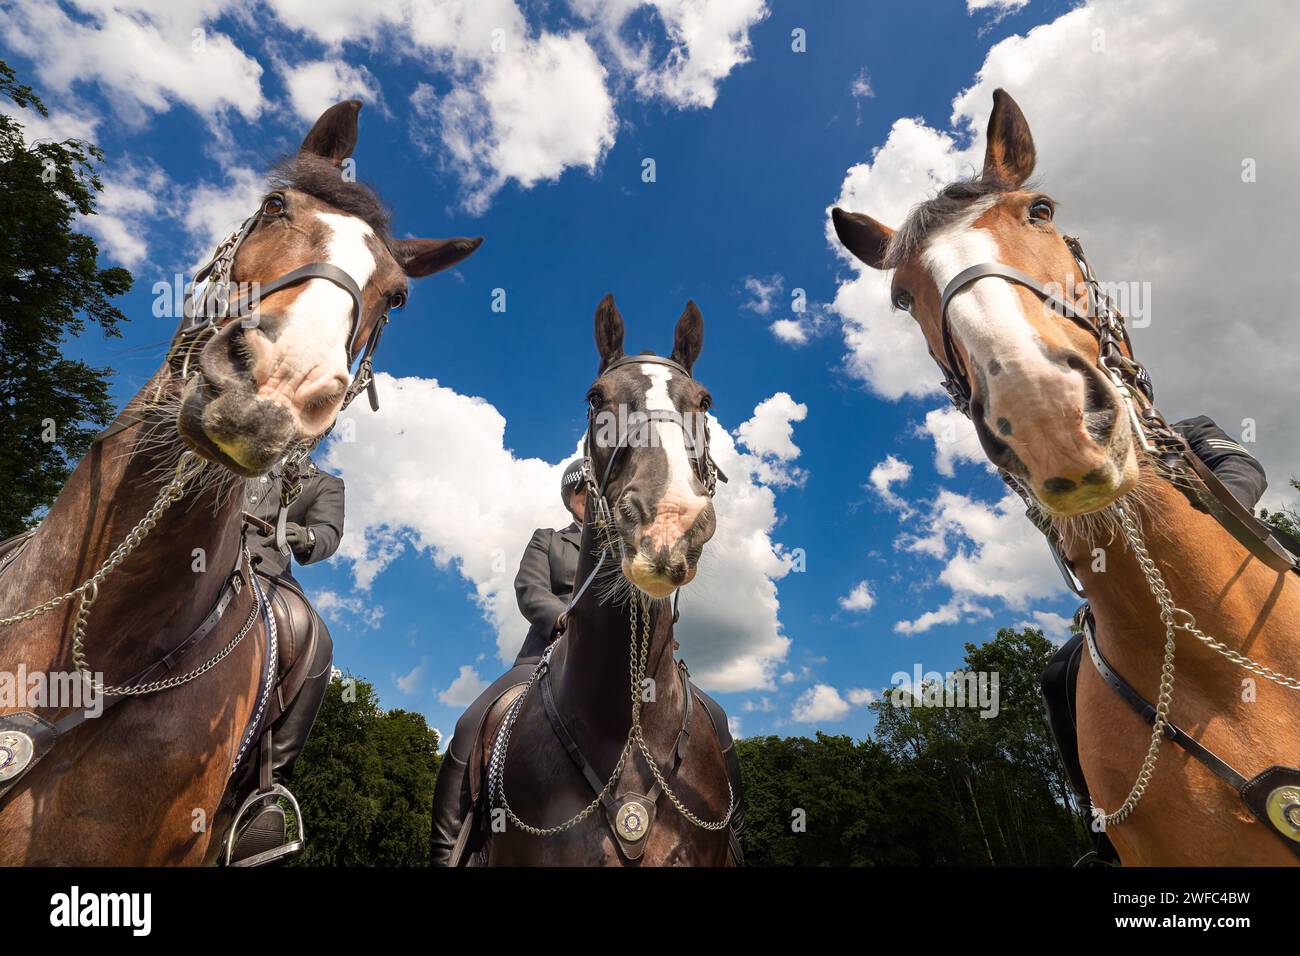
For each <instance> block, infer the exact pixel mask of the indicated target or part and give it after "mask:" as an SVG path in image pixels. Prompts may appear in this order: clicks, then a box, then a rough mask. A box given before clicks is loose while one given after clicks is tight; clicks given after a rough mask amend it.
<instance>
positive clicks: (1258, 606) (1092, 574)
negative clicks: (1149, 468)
mask: <svg viewBox="0 0 1300 956" xmlns="http://www.w3.org/2000/svg"><path fill="white" fill-rule="evenodd" d="M1143 482H1144V487H1143V488H1142V489H1141V494H1140V496H1139V498H1140V501H1141V504H1140V506H1138V507H1137V508H1135V512H1136V514H1137V515H1138V518H1139V522H1140V525H1141V529H1142V536H1143V538H1144V539H1145V545H1146V549H1147V551H1148V553H1149V554H1150V556H1151V558H1152V560H1153V561H1154V562H1155V565H1156V567H1157V568H1159V570H1160V573H1161V575H1162V576H1163V578H1164V581H1165V585H1166V586H1167V587H1168V589H1169V592H1170V594H1171V595H1172V599H1173V603H1174V605H1175V606H1176V607H1180V608H1183V609H1184V610H1186V611H1189V612H1191V614H1192V615H1193V616H1194V617H1195V618H1196V622H1197V625H1198V626H1199V627H1200V628H1201V630H1203V631H1204V632H1205V633H1207V634H1209V635H1211V636H1212V637H1214V638H1216V639H1218V640H1220V641H1222V642H1223V643H1224V644H1226V645H1227V646H1229V647H1231V648H1234V649H1236V650H1238V651H1240V652H1241V653H1243V654H1246V655H1248V656H1251V657H1253V658H1255V659H1256V660H1262V661H1264V662H1266V663H1268V664H1269V665H1270V666H1272V667H1275V668H1277V669H1278V670H1282V671H1284V672H1286V673H1290V674H1296V673H1297V672H1300V644H1298V643H1297V642H1296V641H1295V640H1294V633H1295V627H1296V626H1297V624H1300V579H1298V576H1296V575H1294V574H1291V573H1288V572H1276V571H1273V570H1270V569H1269V568H1268V567H1267V566H1266V565H1264V564H1263V563H1261V562H1260V561H1258V560H1256V559H1254V558H1253V557H1252V556H1251V555H1250V553H1249V552H1248V551H1247V550H1246V549H1245V548H1244V547H1243V546H1242V545H1241V544H1240V543H1239V542H1238V541H1237V540H1236V539H1235V538H1233V537H1232V536H1231V535H1230V534H1229V533H1228V532H1227V531H1226V530H1224V528H1223V527H1222V526H1221V525H1220V524H1219V523H1218V522H1217V521H1216V520H1215V519H1214V518H1213V517H1211V516H1210V515H1208V514H1206V513H1205V512H1203V511H1200V510H1198V509H1196V508H1194V507H1192V505H1191V503H1190V502H1189V501H1188V499H1187V497H1186V496H1185V495H1184V494H1183V493H1182V492H1181V491H1179V490H1178V489H1177V488H1175V487H1174V485H1172V484H1171V483H1170V482H1168V481H1166V480H1163V479H1160V478H1158V477H1156V476H1154V475H1148V476H1145V477H1144V479H1143ZM1097 549H1100V550H1097ZM1067 556H1068V557H1069V558H1070V560H1071V563H1072V564H1073V565H1074V567H1075V569H1076V572H1077V574H1078V576H1079V579H1080V580H1081V581H1082V582H1083V585H1084V587H1085V589H1086V591H1087V593H1088V600H1089V603H1090V604H1091V606H1092V609H1093V614H1094V617H1095V619H1096V621H1097V630H1098V639H1099V643H1100V645H1101V649H1102V652H1103V653H1104V654H1105V655H1106V656H1107V658H1108V659H1110V661H1111V663H1112V664H1113V665H1114V666H1115V668H1116V669H1117V670H1118V671H1119V673H1120V674H1122V675H1124V676H1125V677H1127V678H1128V679H1129V680H1130V681H1131V682H1133V683H1135V684H1136V685H1137V686H1138V687H1139V689H1140V690H1143V691H1144V692H1150V691H1152V690H1153V688H1154V686H1155V683H1156V678H1157V677H1158V675H1159V671H1160V664H1161V659H1162V657H1163V652H1164V643H1165V629H1164V625H1163V624H1162V623H1161V621H1160V617H1159V615H1160V608H1159V605H1158V604H1157V602H1156V599H1155V598H1154V597H1153V596H1152V594H1151V590H1150V587H1149V585H1148V582H1147V580H1146V578H1145V576H1144V575H1143V573H1142V570H1141V568H1140V566H1139V564H1138V562H1137V560H1136V558H1135V556H1134V554H1133V552H1132V549H1131V547H1130V546H1129V545H1128V543H1127V541H1126V540H1125V538H1124V537H1123V533H1122V532H1121V531H1116V532H1115V533H1114V536H1113V538H1111V539H1110V540H1105V539H1104V538H1103V539H1101V540H1094V541H1091V542H1088V543H1083V542H1072V543H1071V546H1070V547H1068V548H1067ZM1102 559H1104V564H1100V563H1099V561H1100V560H1102ZM1177 645H1178V665H1177V666H1178V673H1179V675H1180V676H1179V680H1180V682H1183V683H1186V682H1187V680H1188V679H1189V678H1190V679H1191V680H1197V681H1204V682H1206V684H1207V685H1212V684H1213V682H1214V680H1215V679H1216V675H1217V679H1218V681H1219V684H1218V688H1219V691H1221V688H1222V678H1223V675H1225V674H1229V675H1232V676H1233V679H1234V680H1235V679H1236V678H1237V677H1245V676H1248V675H1247V674H1246V672H1245V671H1239V670H1237V669H1236V668H1233V666H1232V665H1231V664H1229V663H1228V662H1227V661H1226V660H1224V659H1223V658H1222V657H1220V656H1219V655H1218V654H1216V653H1215V652H1214V651H1213V650H1212V649H1210V648H1207V647H1204V646H1203V645H1202V644H1201V643H1200V642H1199V641H1196V640H1194V639H1191V638H1190V637H1189V636H1188V635H1186V633H1185V632H1180V633H1179V634H1178V636H1177ZM1216 693H1217V691H1216ZM1151 699H1154V698H1151Z"/></svg>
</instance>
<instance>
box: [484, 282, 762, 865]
mask: <svg viewBox="0 0 1300 956" xmlns="http://www.w3.org/2000/svg"><path fill="white" fill-rule="evenodd" d="M703 333H704V323H703V319H702V318H701V316H700V313H699V310H698V309H697V308H696V307H695V305H694V303H690V304H688V305H687V307H686V311H685V312H684V313H683V314H682V316H681V319H680V320H679V321H678V323H677V328H676V332H675V335H674V341H673V350H672V354H671V357H670V358H669V359H667V360H665V359H663V358H660V357H658V356H655V355H652V354H649V353H645V354H641V355H633V356H625V355H624V354H623V319H622V316H620V315H619V313H618V310H617V308H616V307H615V306H614V300H613V298H612V297H611V296H606V297H605V299H604V300H603V301H602V302H601V303H600V306H599V307H598V309H597V311H596V346H597V350H598V351H599V353H600V374H599V375H598V377H597V379H596V382H595V384H593V385H592V387H591V389H590V391H589V393H588V402H589V404H590V409H591V411H590V421H589V429H588V435H587V455H588V466H587V467H588V474H587V476H586V478H587V480H588V492H587V501H588V505H587V514H588V519H587V521H586V522H585V524H584V527H583V536H582V553H581V557H580V559H579V564H578V572H577V577H576V579H575V580H576V581H577V582H578V587H579V588H580V589H581V591H580V592H579V591H575V594H577V599H576V602H575V604H574V606H573V607H572V608H571V610H570V612H569V615H568V623H567V628H566V630H565V633H564V635H563V636H562V637H561V638H559V639H558V640H557V641H556V642H555V643H554V644H552V645H551V648H550V650H549V653H548V657H547V658H545V659H544V663H543V665H542V667H541V668H539V672H538V676H535V677H534V679H533V682H532V684H530V685H528V688H527V690H526V691H523V690H522V689H521V688H516V689H515V690H514V691H512V692H510V693H508V694H507V695H506V696H505V697H504V698H503V699H501V700H500V701H498V702H497V704H496V705H495V706H494V707H493V709H492V711H491V713H490V714H489V716H488V718H487V720H486V722H485V725H484V729H483V731H482V733H481V735H480V738H479V744H478V746H477V747H476V755H477V756H478V758H479V759H478V760H477V761H476V764H477V766H478V768H479V771H480V773H481V774H482V776H483V780H484V787H486V788H487V790H488V791H490V792H489V793H488V796H487V799H488V803H489V807H488V812H489V814H490V819H491V823H490V825H489V827H488V829H489V830H490V833H489V834H488V836H487V842H486V846H485V847H483V849H482V851H481V854H480V855H479V856H478V857H477V859H478V860H480V861H486V862H487V863H489V864H491V865H580V866H599V865H614V866H617V865H628V864H633V865H635V864H640V865H645V866H671V865H701V866H721V865H726V864H728V863H733V862H737V860H738V852H739V850H738V847H737V848H735V849H734V850H733V849H732V844H731V827H730V824H731V823H732V818H733V816H734V810H735V807H736V805H737V804H738V802H739V800H740V794H739V793H736V792H733V787H732V786H731V784H730V782H729V776H728V770H727V766H726V758H725V757H724V753H723V750H722V746H721V745H720V742H719V733H718V730H717V728H716V723H717V722H718V721H721V722H722V724H723V725H724V728H725V721H726V718H725V715H722V713H721V711H720V710H718V709H717V706H716V705H715V704H713V703H712V701H709V700H708V698H706V697H705V696H704V695H703V694H701V693H700V692H699V691H698V690H697V689H696V688H694V686H693V685H691V684H690V683H689V681H688V680H687V678H686V674H685V672H684V669H683V668H682V667H680V666H679V664H678V662H677V660H676V658H675V656H674V650H675V647H676V643H675V641H674V640H673V606H672V604H671V601H670V596H671V595H672V594H673V593H674V592H675V591H676V590H677V589H678V588H680V587H684V586H686V585H688V584H689V583H690V582H691V581H692V580H693V579H694V577H695V573H696V568H697V564H698V562H699V560H700V557H701V554H702V553H703V551H704V548H705V545H706V543H707V542H708V540H709V538H710V537H711V536H712V535H713V532H714V528H715V516H714V510H713V502H712V493H713V483H714V482H715V481H716V480H717V472H716V468H715V466H714V465H713V464H712V460H711V458H709V455H708V448H707V434H706V432H705V430H704V425H705V421H706V419H705V413H706V412H707V411H708V408H709V405H710V403H711V401H712V399H711V397H710V395H709V392H708V390H707V389H706V388H705V387H704V386H703V385H702V384H701V383H700V382H698V381H697V380H696V379H695V378H694V377H693V375H692V368H693V366H694V365H695V360H696V359H697V358H698V357H699V354H700V349H701V346H702V344H703ZM623 421H626V422H627V423H628V424H626V425H620V424H619V423H620V422H623ZM582 582H586V586H585V587H584V586H583V584H582ZM634 699H635V701H636V704H635V705H634ZM499 732H500V734H499ZM494 746H495V747H496V748H497V749H496V750H494ZM650 760H653V761H654V769H652V765H651V763H650ZM580 768H581V769H580ZM507 808H508V809H507ZM584 808H586V809H585V810H584ZM575 818H576V819H575Z"/></svg>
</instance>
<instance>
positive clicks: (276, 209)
mask: <svg viewBox="0 0 1300 956" xmlns="http://www.w3.org/2000/svg"><path fill="white" fill-rule="evenodd" d="M283 212H284V197H283V196H281V195H279V194H278V193H277V194H276V195H273V196H267V197H266V201H265V202H263V203H262V215H264V216H278V215H280V214H281V213H283Z"/></svg>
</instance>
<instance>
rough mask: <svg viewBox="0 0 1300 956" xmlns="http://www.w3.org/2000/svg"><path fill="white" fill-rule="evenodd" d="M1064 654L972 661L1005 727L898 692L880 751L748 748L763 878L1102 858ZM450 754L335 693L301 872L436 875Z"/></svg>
mask: <svg viewBox="0 0 1300 956" xmlns="http://www.w3.org/2000/svg"><path fill="white" fill-rule="evenodd" d="M1054 651H1055V647H1054V646H1053V645H1052V643H1051V642H1050V641H1048V640H1047V639H1046V638H1044V637H1043V635H1042V632H1040V631H1037V630H1033V629H1026V630H1023V631H1016V630H1010V629H1004V630H1001V631H999V632H998V634H997V637H996V638H995V639H994V640H992V641H990V642H988V643H987V644H982V645H978V646H977V645H974V644H967V645H966V657H965V669H966V670H968V671H974V672H983V673H988V674H991V673H994V672H996V673H997V674H998V712H997V716H996V717H993V718H990V719H985V718H982V717H981V716H980V712H979V710H978V709H975V708H970V707H949V708H940V707H896V706H894V704H893V701H892V699H891V697H890V696H889V692H887V693H886V696H885V697H884V698H883V699H881V700H880V701H878V702H876V703H874V704H873V705H872V707H873V708H874V710H875V712H876V717H877V726H876V732H875V734H874V735H873V736H871V737H869V738H867V739H865V740H861V741H854V740H853V739H852V738H850V737H847V736H828V735H826V734H822V733H818V734H817V735H816V737H813V738H808V737H751V738H748V739H745V740H739V741H737V743H736V747H737V750H738V753H739V755H740V761H741V773H742V774H743V777H744V786H745V804H746V809H745V829H744V844H745V854H746V861H747V863H748V864H749V865H751V866H990V865H995V866H1068V865H1070V864H1071V863H1073V862H1074V861H1075V860H1076V859H1078V858H1079V857H1080V856H1082V855H1083V854H1084V853H1085V852H1086V851H1087V850H1088V849H1089V848H1090V846H1089V844H1088V839H1087V836H1086V834H1085V832H1084V830H1083V828H1082V825H1081V821H1080V819H1079V817H1078V815H1077V809H1076V808H1075V807H1074V803H1073V799H1072V796H1071V795H1070V793H1069V787H1068V785H1067V782H1066V778H1065V774H1064V771H1063V769H1062V768H1061V766H1060V764H1059V761H1058V759H1057V756H1056V751H1055V749H1054V747H1053V745H1052V742H1051V738H1050V735H1049V732H1048V730H1047V725H1046V722H1045V721H1044V719H1043V713H1042V701H1041V697H1040V694H1039V690H1038V676H1039V674H1040V673H1042V670H1043V668H1044V667H1045V666H1046V665H1047V662H1048V660H1049V659H1050V658H1051V656H1052V653H1053V652H1054ZM350 686H351V687H352V688H354V690H353V692H352V695H351V696H353V697H354V699H349V696H350V695H349V693H348V688H349V687H350ZM891 690H892V689H891ZM437 748H438V735H437V732H436V731H434V730H432V729H431V728H430V727H429V726H428V725H427V724H426V723H425V720H424V717H422V716H421V715H420V714H415V713H410V712H408V711H403V710H393V711H387V712H385V711H383V710H381V709H380V707H379V701H378V698H377V697H376V695H375V691H374V688H373V686H371V685H370V684H369V683H367V682H366V681H363V680H356V681H355V682H354V683H352V684H349V683H348V682H344V681H334V682H333V683H332V684H331V685H330V688H329V691H328V692H327V694H326V696H325V702H324V704H323V705H322V707H321V713H320V717H319V718H318V719H317V722H316V727H315V729H314V730H313V731H312V735H311V739H310V740H309V741H308V742H307V746H306V748H305V750H304V751H303V754H302V757H301V758H300V760H299V762H298V770H297V772H296V774H295V777H294V781H293V784H292V786H293V790H294V792H295V793H296V794H297V795H298V799H299V800H300V801H301V803H302V809H303V814H304V816H305V818H306V824H307V836H308V849H307V851H306V852H305V853H304V854H303V855H302V856H301V857H299V858H298V861H297V862H298V864H299V865H305V866H367V865H369V866H423V865H425V863H426V862H427V860H428V856H429V828H430V810H431V807H432V803H433V784H434V779H435V778H436V775H437V768H438V764H439V757H438V752H437Z"/></svg>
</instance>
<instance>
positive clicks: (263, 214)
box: [167, 193, 389, 441]
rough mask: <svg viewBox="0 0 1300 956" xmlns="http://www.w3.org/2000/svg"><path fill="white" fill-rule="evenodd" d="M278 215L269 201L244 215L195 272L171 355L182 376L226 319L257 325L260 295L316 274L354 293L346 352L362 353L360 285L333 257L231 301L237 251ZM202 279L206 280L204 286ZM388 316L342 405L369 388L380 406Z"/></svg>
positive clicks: (373, 403) (377, 325)
mask: <svg viewBox="0 0 1300 956" xmlns="http://www.w3.org/2000/svg"><path fill="white" fill-rule="evenodd" d="M277 197H278V198H280V199H281V200H282V199H283V196H281V195H280V194H279V193H271V195H270V196H268V197H267V198H268V199H272V198H277ZM275 218H278V216H277V214H275V213H269V212H267V211H266V203H265V202H264V203H263V204H262V206H261V207H260V208H259V209H258V211H257V212H255V213H253V215H251V216H249V217H248V218H247V219H245V220H244V222H243V224H242V225H241V226H240V227H239V228H238V229H236V230H235V231H234V232H232V233H231V234H230V235H228V236H227V237H226V238H225V239H223V240H222V241H221V243H220V245H218V246H217V248H216V249H215V250H214V251H213V253H212V255H211V257H209V259H208V260H207V262H205V263H204V264H203V265H201V266H199V268H198V271H197V272H195V273H194V281H193V282H192V283H191V289H192V290H193V294H192V295H191V296H190V298H188V299H187V300H186V304H185V321H184V322H182V323H181V327H180V329H178V330H177V332H176V337H175V339H174V340H173V341H172V345H171V348H170V349H169V351H168V356H167V357H168V361H169V362H170V361H173V360H178V361H179V362H180V373H181V377H182V378H188V377H189V375H190V374H191V370H190V362H191V359H192V358H193V356H194V354H195V352H196V351H197V350H198V349H199V348H201V347H202V345H203V342H204V339H205V338H207V337H208V336H210V335H215V334H216V333H217V332H218V331H219V330H220V328H221V324H222V322H224V321H225V320H226V319H228V318H230V317H231V316H235V317H238V318H239V319H240V321H241V322H243V323H245V326H246V327H247V328H255V327H256V326H257V324H258V322H259V321H260V316H259V314H258V312H257V306H258V304H259V302H260V300H261V299H263V298H265V297H266V296H268V295H271V294H272V293H273V292H279V291H280V290H281V289H287V288H289V287H290V286H294V285H297V284H298V283H300V282H307V281H309V280H311V279H325V280H326V281H328V282H332V283H334V284H335V285H336V286H338V287H339V288H340V289H342V290H343V291H344V292H346V293H347V294H348V296H349V297H351V299H352V318H351V324H350V331H349V333H348V343H347V357H348V365H349V367H351V366H352V364H353V363H354V361H355V360H354V358H353V356H354V355H356V354H357V345H358V336H359V335H360V332H361V310H362V305H361V302H362V294H361V287H360V286H359V285H357V281H356V279H354V278H352V276H351V275H350V274H349V273H348V272H347V271H346V270H344V269H341V268H339V267H338V266H336V265H334V264H333V263H332V262H309V263H307V264H306V265H302V266H299V267H298V268H297V269H294V270H292V271H290V272H286V273H285V274H284V275H282V276H279V277H278V278H275V279H272V280H271V281H270V282H266V283H261V284H259V285H257V286H256V287H255V288H253V289H251V290H250V291H249V292H248V293H247V294H246V295H243V296H240V297H238V298H236V300H235V301H234V302H232V301H231V299H230V297H231V293H232V277H231V270H232V269H233V268H234V265H235V257H236V256H238V255H239V250H240V248H241V247H242V246H243V244H244V241H245V240H246V239H247V238H248V237H249V236H250V235H252V233H253V232H254V231H255V230H256V229H257V227H258V226H259V225H261V224H262V223H263V222H266V221H268V220H272V219H275ZM200 283H203V285H202V288H200V287H199V286H200ZM388 318H389V316H388V310H385V311H384V313H383V315H381V316H380V317H379V321H378V322H376V323H375V327H374V329H373V330H372V331H371V333H370V337H369V338H368V339H366V343H365V347H364V348H363V349H362V351H361V355H360V364H359V365H358V366H357V372H356V374H355V375H354V376H353V378H352V382H351V384H350V385H349V386H348V389H347V391H346V392H345V393H344V397H343V408H347V407H348V405H350V404H351V403H352V400H353V399H354V398H356V397H357V396H358V395H359V394H361V390H362V389H365V390H366V392H367V395H368V397H369V399H370V408H371V409H372V410H373V411H379V393H378V392H377V391H376V389H375V378H374V353H375V349H377V348H378V347H379V339H380V336H382V335H383V332H384V326H386V325H387V324H388ZM322 437H324V436H322ZM318 441H319V439H318Z"/></svg>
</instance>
